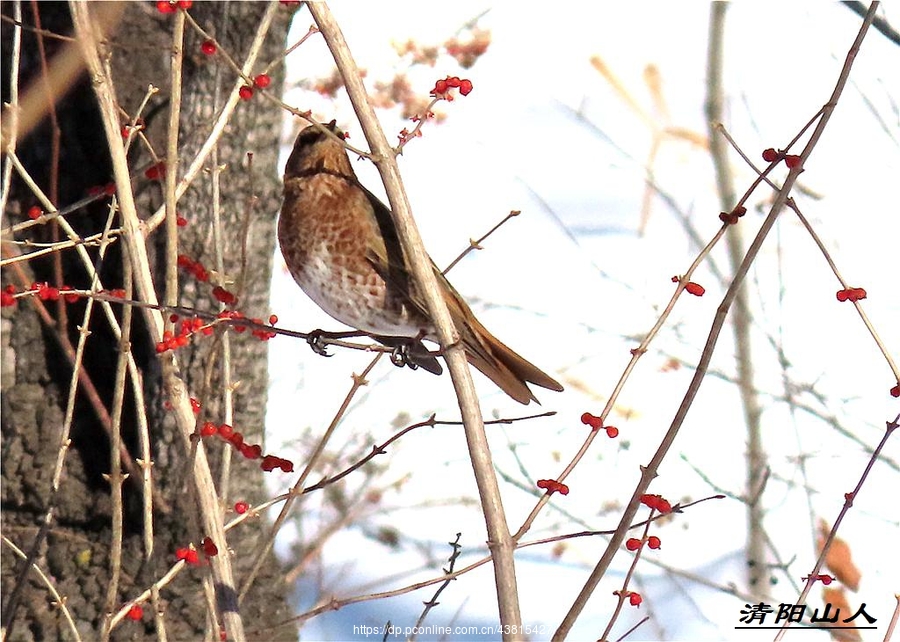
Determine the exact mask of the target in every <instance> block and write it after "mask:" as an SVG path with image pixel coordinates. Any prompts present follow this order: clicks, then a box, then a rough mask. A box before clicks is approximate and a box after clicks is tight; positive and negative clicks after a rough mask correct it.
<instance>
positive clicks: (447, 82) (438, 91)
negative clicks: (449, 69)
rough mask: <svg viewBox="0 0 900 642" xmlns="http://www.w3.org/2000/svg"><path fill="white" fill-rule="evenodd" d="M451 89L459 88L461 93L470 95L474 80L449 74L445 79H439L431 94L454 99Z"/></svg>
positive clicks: (445, 98)
mask: <svg viewBox="0 0 900 642" xmlns="http://www.w3.org/2000/svg"><path fill="white" fill-rule="evenodd" d="M451 89H458V90H459V93H460V95H462V96H468V95H469V94H470V93H472V81H471V80H468V79H467V78H463V79H460V78H458V77H457V76H447V77H446V78H444V79H443V80H438V81H437V82H436V83H434V89H432V90H431V94H430V95H432V96H434V97H435V98H443V99H444V100H448V101H450V100H453V96H452V95H451V94H450V93H449V91H450V90H451Z"/></svg>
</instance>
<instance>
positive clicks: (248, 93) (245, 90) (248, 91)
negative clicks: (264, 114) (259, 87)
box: [238, 85, 253, 100]
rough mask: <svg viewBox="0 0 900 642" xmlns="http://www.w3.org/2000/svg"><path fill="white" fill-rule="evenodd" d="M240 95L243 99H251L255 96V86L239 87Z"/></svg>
mask: <svg viewBox="0 0 900 642" xmlns="http://www.w3.org/2000/svg"><path fill="white" fill-rule="evenodd" d="M238 96H240V97H241V100H250V99H251V98H253V87H251V86H250V85H244V86H243V87H241V88H240V89H238Z"/></svg>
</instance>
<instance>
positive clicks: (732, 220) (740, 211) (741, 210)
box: [719, 205, 747, 225]
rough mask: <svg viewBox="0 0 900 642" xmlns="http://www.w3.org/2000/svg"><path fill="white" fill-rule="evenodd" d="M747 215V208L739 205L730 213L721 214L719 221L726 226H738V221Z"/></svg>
mask: <svg viewBox="0 0 900 642" xmlns="http://www.w3.org/2000/svg"><path fill="white" fill-rule="evenodd" d="M746 213H747V208H746V207H744V206H743V205H738V206H737V207H735V208H734V209H733V210H731V211H730V212H719V220H720V221H722V222H723V223H725V225H737V222H738V219H739V218H741V217H742V216H743V215H744V214H746Z"/></svg>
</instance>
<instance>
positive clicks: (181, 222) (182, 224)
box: [175, 216, 188, 227]
mask: <svg viewBox="0 0 900 642" xmlns="http://www.w3.org/2000/svg"><path fill="white" fill-rule="evenodd" d="M187 223H188V222H187V219H186V218H184V217H183V216H176V217H175V225H177V226H178V227H185V226H187Z"/></svg>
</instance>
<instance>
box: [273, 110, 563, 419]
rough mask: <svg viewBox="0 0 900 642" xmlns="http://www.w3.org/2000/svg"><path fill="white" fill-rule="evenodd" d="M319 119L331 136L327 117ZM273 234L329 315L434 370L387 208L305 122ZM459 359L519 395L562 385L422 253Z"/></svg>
mask: <svg viewBox="0 0 900 642" xmlns="http://www.w3.org/2000/svg"><path fill="white" fill-rule="evenodd" d="M329 128H330V129H331V131H332V132H334V133H335V134H336V135H337V136H338V137H340V136H341V133H340V132H339V131H338V130H337V129H336V128H335V126H334V123H331V125H329ZM278 242H279V244H280V246H281V252H282V254H283V255H284V260H285V263H286V264H287V266H288V269H290V271H291V274H292V275H293V277H294V280H295V281H297V283H298V284H299V285H300V287H301V288H302V289H303V291H304V292H306V294H307V296H309V297H310V298H311V299H312V300H313V301H315V302H316V303H317V304H318V305H319V307H321V308H322V309H323V310H324V311H325V312H327V313H328V314H329V315H331V316H332V317H334V318H335V319H337V320H338V321H340V322H341V323H344V324H346V325H349V326H351V327H353V328H356V329H358V330H362V331H364V332H367V333H369V334H372V335H373V336H375V338H377V339H378V340H380V341H382V342H383V343H385V344H388V345H396V343H397V340H396V339H397V338H398V337H405V338H412V339H414V341H413V342H412V344H411V345H412V348H411V350H410V360H411V361H412V362H413V363H416V364H418V365H422V366H423V367H425V368H426V369H428V370H430V371H431V372H435V373H440V372H441V368H440V365H439V364H438V363H437V361H436V360H435V359H434V358H433V357H430V356H428V355H427V351H426V350H425V349H424V346H422V345H421V343H420V342H419V341H418V340H415V339H416V338H417V337H421V336H424V337H426V338H428V339H431V340H435V339H436V336H435V330H434V327H433V324H432V323H431V320H430V318H429V315H428V309H427V306H426V305H425V302H424V300H423V299H422V297H421V296H420V294H419V293H418V292H417V291H416V287H415V284H414V282H413V278H412V276H411V274H410V271H409V266H408V263H407V261H406V258H405V256H404V254H403V250H402V248H401V246H400V242H399V240H398V237H397V231H396V229H395V227H394V223H393V220H392V219H391V214H390V211H389V210H388V208H387V207H386V206H385V205H384V204H383V203H382V202H381V201H379V200H378V198H376V197H375V196H374V195H373V194H372V193H371V192H369V191H368V190H367V189H366V188H365V187H363V186H362V185H361V184H360V183H359V181H358V180H357V178H356V173H355V172H354V171H353V166H352V165H351V163H350V158H349V157H348V155H347V150H346V148H345V147H344V146H343V145H342V144H341V143H340V141H339V140H338V139H337V138H335V137H332V136H329V135H328V134H326V133H325V132H323V131H322V130H321V129H318V128H316V127H314V126H310V127H307V128H306V129H304V130H303V131H301V132H300V134H299V135H298V136H297V140H296V141H295V142H294V149H293V151H292V152H291V156H290V158H289V159H288V162H287V166H286V167H285V171H284V204H283V205H282V208H281V217H280V218H279V220H278ZM432 268H433V270H434V274H435V277H436V278H437V279H438V283H439V284H440V286H441V292H442V293H443V295H444V300H445V301H446V303H447V307H448V309H449V310H450V316H451V317H452V319H453V324H454V325H455V326H456V329H457V330H458V331H459V334H460V338H461V341H462V344H463V347H464V348H465V352H466V358H467V359H468V361H469V363H471V364H472V365H473V366H474V367H476V368H477V369H478V370H480V371H481V372H482V373H483V374H484V375H485V376H487V377H488V378H489V379H491V380H492V381H493V382H494V383H496V384H497V385H498V386H499V387H500V388H501V389H502V390H503V391H504V392H506V393H507V394H508V395H509V396H510V397H512V398H513V399H515V400H516V401H518V402H519V403H523V404H527V403H529V402H531V401H537V398H536V397H535V396H534V394H533V393H532V392H531V390H530V389H529V387H528V385H527V384H529V383H531V384H534V385H536V386H540V387H542V388H547V389H549V390H556V391H561V390H562V389H563V387H562V386H561V385H560V384H559V383H558V382H557V381H555V380H554V379H553V378H552V377H550V376H549V375H547V374H545V373H544V372H542V371H541V370H540V369H539V368H537V367H536V366H534V365H533V364H531V363H529V362H528V361H526V360H525V359H523V358H522V357H521V356H519V355H518V354H516V353H515V352H513V351H512V350H511V349H510V348H508V347H507V346H506V345H504V344H503V343H502V342H500V340H498V339H497V338H496V337H495V336H494V335H492V334H491V333H490V332H488V331H487V329H485V327H484V326H483V325H481V323H480V322H479V321H478V319H476V318H475V315H474V314H473V313H472V310H471V309H470V308H469V306H468V305H467V304H466V302H465V301H464V300H463V299H462V297H461V296H460V295H459V293H458V292H457V291H456V289H455V288H454V287H453V286H452V285H450V282H449V281H448V280H447V279H446V277H444V275H443V274H441V271H440V270H439V269H438V268H437V267H436V266H435V265H434V263H433V262H432Z"/></svg>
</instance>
